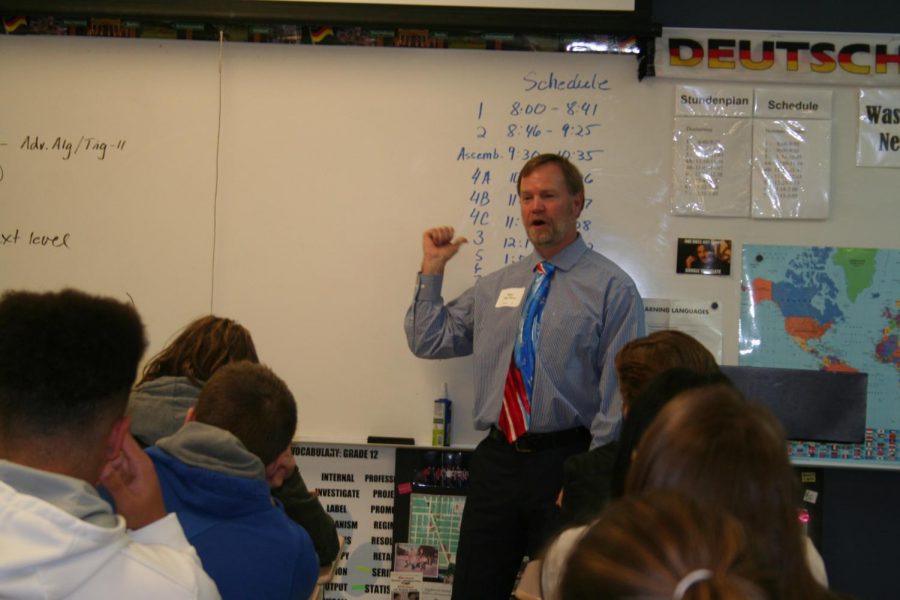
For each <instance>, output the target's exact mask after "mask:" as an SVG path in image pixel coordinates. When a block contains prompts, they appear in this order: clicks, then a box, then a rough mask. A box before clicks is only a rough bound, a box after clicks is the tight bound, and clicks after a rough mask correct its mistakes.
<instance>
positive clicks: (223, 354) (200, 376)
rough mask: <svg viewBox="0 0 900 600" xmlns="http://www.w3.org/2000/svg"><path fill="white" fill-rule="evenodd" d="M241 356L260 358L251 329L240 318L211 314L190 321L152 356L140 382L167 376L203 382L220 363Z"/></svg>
mask: <svg viewBox="0 0 900 600" xmlns="http://www.w3.org/2000/svg"><path fill="white" fill-rule="evenodd" d="M239 360H249V361H251V362H259V358H258V357H257V355H256V347H255V346H254V345H253V338H252V337H251V336H250V332H249V331H247V329H245V328H244V327H243V326H242V325H241V324H239V323H237V322H236V321H233V320H231V319H223V318H221V317H216V316H213V315H208V316H205V317H200V318H199V319H196V320H195V321H192V322H191V323H189V324H188V325H187V326H186V327H185V328H184V329H182V330H181V332H180V333H179V334H178V335H177V336H176V337H175V339H174V340H172V342H170V343H169V345H168V346H166V347H165V348H163V349H162V350H161V351H160V352H159V354H157V355H156V356H154V357H153V358H152V359H150V361H149V362H148V363H147V364H146V366H145V367H144V372H143V375H142V376H141V380H140V381H139V382H138V383H139V384H140V383H146V382H148V381H152V380H154V379H157V378H159V377H166V376H171V377H188V378H190V379H191V380H192V381H194V382H196V383H200V382H204V381H208V380H209V378H210V377H212V374H213V373H215V372H216V370H217V369H219V368H220V367H222V366H224V365H227V364H228V363H232V362H237V361H239Z"/></svg>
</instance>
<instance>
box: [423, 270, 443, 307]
mask: <svg viewBox="0 0 900 600" xmlns="http://www.w3.org/2000/svg"><path fill="white" fill-rule="evenodd" d="M443 283H444V276H443V275H423V274H421V273H419V276H418V277H417V278H416V301H419V302H421V301H425V302H440V300H441V287H442V286H443Z"/></svg>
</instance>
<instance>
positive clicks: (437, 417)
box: [431, 383, 451, 446]
mask: <svg viewBox="0 0 900 600" xmlns="http://www.w3.org/2000/svg"><path fill="white" fill-rule="evenodd" d="M450 405H451V402H450V399H449V398H447V384H446V383H445V384H444V397H443V398H438V399H437V400H435V401H434V428H433V429H432V430H431V445H432V446H449V445H450Z"/></svg>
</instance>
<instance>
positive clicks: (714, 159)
mask: <svg viewBox="0 0 900 600" xmlns="http://www.w3.org/2000/svg"><path fill="white" fill-rule="evenodd" d="M752 115H753V89H752V88H748V87H742V86H725V87H722V88H715V87H711V86H688V85H681V86H678V87H677V88H676V91H675V131H674V134H673V142H674V145H673V148H674V157H673V161H672V176H673V184H672V212H673V213H674V214H680V215H703V216H715V217H746V216H747V215H748V214H749V212H750V189H749V177H748V175H749V173H748V169H749V167H750V151H751V148H752V146H753V143H752V142H753V127H752V120H751V117H752Z"/></svg>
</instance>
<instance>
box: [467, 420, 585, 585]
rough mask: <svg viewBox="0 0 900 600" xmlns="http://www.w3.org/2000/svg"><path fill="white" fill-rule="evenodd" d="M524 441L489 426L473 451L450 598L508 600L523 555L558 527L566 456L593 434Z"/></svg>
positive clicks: (575, 433)
mask: <svg viewBox="0 0 900 600" xmlns="http://www.w3.org/2000/svg"><path fill="white" fill-rule="evenodd" d="M548 437H549V439H548ZM532 441H535V442H536V443H533V444H532V443H530V442H532ZM522 442H524V443H523V444H520V447H519V448H517V447H516V446H514V445H511V444H509V443H507V442H506V440H504V439H502V434H499V432H498V431H497V430H492V432H491V434H490V435H488V437H487V438H485V439H484V440H482V441H481V443H480V444H478V447H477V448H476V449H475V452H474V453H473V455H472V459H471V462H470V464H469V490H468V492H467V495H466V506H465V509H464V510H463V519H462V524H461V525H460V539H459V546H458V548H457V555H456V567H455V572H454V577H453V600H509V597H510V594H511V593H512V591H513V585H514V584H515V578H516V574H517V573H518V570H519V566H520V565H521V563H522V558H523V557H524V556H529V557H531V558H534V557H536V556H537V553H538V552H539V551H540V550H541V549H542V547H543V546H544V544H545V543H546V542H547V541H549V539H550V537H551V536H552V535H553V534H555V533H556V530H557V527H558V522H559V509H558V507H557V506H556V498H557V496H558V495H559V491H560V489H561V487H562V473H563V469H562V466H563V462H564V461H565V459H566V458H567V457H569V456H570V455H572V454H575V453H578V452H584V451H585V450H587V447H588V445H589V443H590V434H589V433H588V431H587V430H586V429H583V428H580V429H577V430H569V431H567V432H563V433H561V434H545V435H542V434H536V435H532V434H526V436H525V437H524V438H523V439H522ZM529 448H533V449H529ZM523 450H524V451H523Z"/></svg>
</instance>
